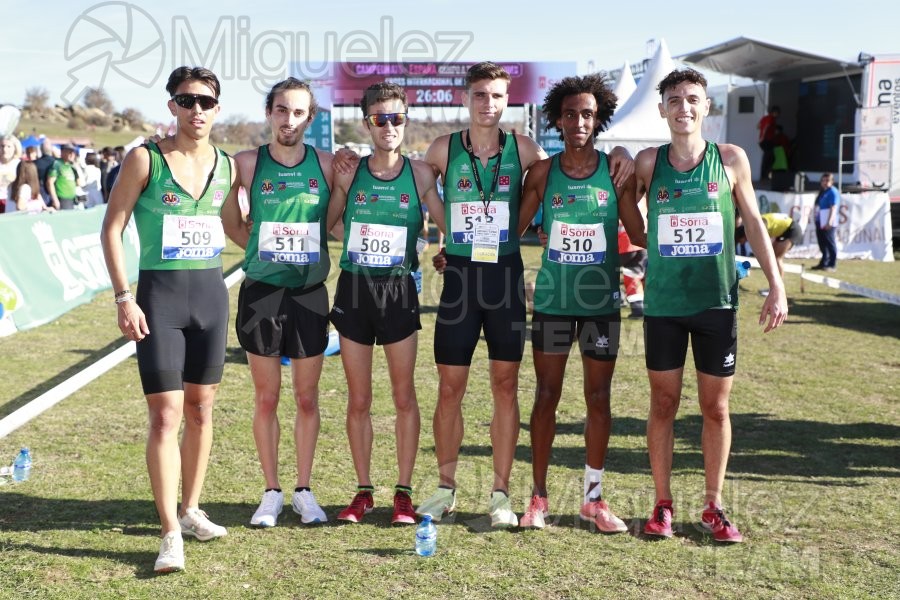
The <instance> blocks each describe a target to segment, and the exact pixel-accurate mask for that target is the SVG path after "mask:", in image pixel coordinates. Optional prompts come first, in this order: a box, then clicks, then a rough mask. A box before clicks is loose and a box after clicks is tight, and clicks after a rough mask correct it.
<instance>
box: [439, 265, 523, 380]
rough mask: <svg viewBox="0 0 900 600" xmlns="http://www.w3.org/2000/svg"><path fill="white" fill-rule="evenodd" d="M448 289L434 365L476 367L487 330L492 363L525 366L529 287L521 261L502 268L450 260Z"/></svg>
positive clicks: (443, 297)
mask: <svg viewBox="0 0 900 600" xmlns="http://www.w3.org/2000/svg"><path fill="white" fill-rule="evenodd" d="M443 277H444V289H443V290H442V291H441V303H440V306H439V307H438V313H437V322H436V323H435V326H434V360H435V362H436V363H438V364H442V365H461V366H468V365H470V364H472V354H473V353H474V352H475V346H476V345H477V344H478V338H479V337H480V336H481V331H482V329H484V337H485V340H486V341H487V346H488V356H489V357H490V359H491V360H504V361H512V362H520V361H521V360H522V353H523V351H524V349H525V329H526V320H525V284H524V268H523V266H522V255H521V254H519V253H515V254H507V255H505V256H501V257H500V259H499V261H498V262H497V263H482V262H473V261H472V260H471V259H469V258H465V257H461V256H452V255H447V267H446V269H445V270H444V276H443Z"/></svg>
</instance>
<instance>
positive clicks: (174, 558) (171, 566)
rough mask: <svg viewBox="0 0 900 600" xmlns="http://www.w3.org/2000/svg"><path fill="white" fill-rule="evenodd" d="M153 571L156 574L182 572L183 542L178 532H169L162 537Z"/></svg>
mask: <svg viewBox="0 0 900 600" xmlns="http://www.w3.org/2000/svg"><path fill="white" fill-rule="evenodd" d="M153 570H154V571H156V572H157V573H171V572H173V571H184V540H183V539H181V532H180V531H170V532H169V533H167V534H166V535H164V536H163V539H162V543H160V545H159V556H157V557H156V564H155V565H153Z"/></svg>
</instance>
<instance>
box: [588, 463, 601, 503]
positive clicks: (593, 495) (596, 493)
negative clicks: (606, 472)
mask: <svg viewBox="0 0 900 600" xmlns="http://www.w3.org/2000/svg"><path fill="white" fill-rule="evenodd" d="M593 483H596V484H597V485H595V486H594V487H593V489H592V488H591V484H593ZM602 493H603V469H592V468H591V466H590V465H584V502H585V504H587V503H588V502H594V501H595V500H597V499H598V498H600V496H601V495H602Z"/></svg>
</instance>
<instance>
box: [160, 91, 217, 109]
mask: <svg viewBox="0 0 900 600" xmlns="http://www.w3.org/2000/svg"><path fill="white" fill-rule="evenodd" d="M172 100H173V101H174V102H175V104H177V105H178V106H180V107H181V108H186V109H188V110H190V109H192V108H194V105H195V104H196V103H198V102H199V103H200V108H202V109H203V110H209V109H211V108H213V107H214V106H216V105H217V104H218V103H219V101H218V100H216V99H215V98H213V97H212V96H206V95H204V94H175V95H174V96H172Z"/></svg>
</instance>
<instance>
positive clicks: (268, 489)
mask: <svg viewBox="0 0 900 600" xmlns="http://www.w3.org/2000/svg"><path fill="white" fill-rule="evenodd" d="M266 491H267V492H280V491H281V488H266Z"/></svg>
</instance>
